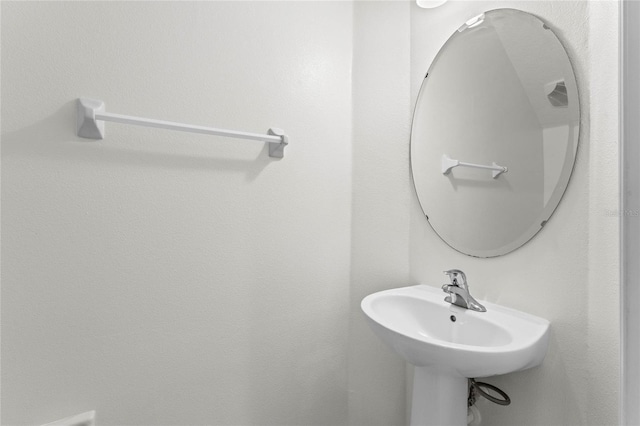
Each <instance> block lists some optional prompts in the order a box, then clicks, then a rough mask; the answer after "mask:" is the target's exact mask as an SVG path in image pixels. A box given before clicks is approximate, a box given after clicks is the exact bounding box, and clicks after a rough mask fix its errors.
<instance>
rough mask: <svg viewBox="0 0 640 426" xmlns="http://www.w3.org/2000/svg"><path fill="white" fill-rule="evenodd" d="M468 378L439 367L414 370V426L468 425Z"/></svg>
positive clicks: (412, 423)
mask: <svg viewBox="0 0 640 426" xmlns="http://www.w3.org/2000/svg"><path fill="white" fill-rule="evenodd" d="M467 393H468V384H467V378H466V377H458V376H456V375H454V374H452V373H451V372H449V371H447V370H443V369H438V368H437V367H414V373H413V399H412V402H411V426H466V425H467Z"/></svg>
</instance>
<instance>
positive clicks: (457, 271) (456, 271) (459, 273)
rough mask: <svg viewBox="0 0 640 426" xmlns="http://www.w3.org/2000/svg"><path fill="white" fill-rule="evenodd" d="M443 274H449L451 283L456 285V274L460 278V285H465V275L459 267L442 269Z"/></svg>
mask: <svg viewBox="0 0 640 426" xmlns="http://www.w3.org/2000/svg"><path fill="white" fill-rule="evenodd" d="M444 273H445V275H448V276H449V279H450V280H451V284H453V285H458V276H459V277H460V278H461V279H462V285H463V286H465V287H466V286H467V276H466V275H465V273H464V272H462V271H461V270H460V269H449V270H448V271H444Z"/></svg>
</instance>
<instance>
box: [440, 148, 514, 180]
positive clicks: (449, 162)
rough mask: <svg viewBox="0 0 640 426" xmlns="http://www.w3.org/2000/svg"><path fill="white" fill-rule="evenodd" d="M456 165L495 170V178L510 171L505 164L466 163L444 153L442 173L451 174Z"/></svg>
mask: <svg viewBox="0 0 640 426" xmlns="http://www.w3.org/2000/svg"><path fill="white" fill-rule="evenodd" d="M454 167H473V168H476V169H487V170H493V178H494V179H495V178H497V177H498V176H500V175H501V174H503V173H506V172H508V171H509V169H508V168H506V167H503V166H499V165H497V164H496V163H495V162H494V163H492V164H491V165H490V166H485V165H482V164H473V163H465V162H463V161H459V160H454V159H452V158H449V156H448V155H447V154H444V155H443V156H442V174H443V175H447V174H449V172H451V169H453V168H454Z"/></svg>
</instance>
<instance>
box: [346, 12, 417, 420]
mask: <svg viewBox="0 0 640 426" xmlns="http://www.w3.org/2000/svg"><path fill="white" fill-rule="evenodd" d="M409 11H410V3H409V2H405V1H391V2H389V1H382V2H379V1H372V2H370V1H362V2H360V1H358V2H356V3H355V5H354V18H355V19H354V45H353V48H354V58H353V201H352V208H353V211H352V224H351V226H352V260H351V280H352V281H351V322H350V327H349V330H350V334H349V424H351V425H362V426H374V425H380V426H389V425H402V424H406V423H405V421H406V420H408V419H406V415H405V414H406V413H405V408H406V407H405V401H406V392H405V388H406V384H405V373H404V369H405V363H404V361H403V360H402V358H400V357H399V356H398V355H397V354H395V353H394V352H393V351H392V350H391V349H389V348H388V347H386V346H385V345H384V344H383V343H382V342H381V341H380V340H379V339H378V338H377V337H376V336H375V335H374V334H373V333H372V332H371V330H370V329H369V327H368V325H367V324H366V323H365V321H364V315H363V313H362V311H361V310H360V301H361V300H362V299H363V298H364V297H365V296H366V295H368V294H370V293H374V292H376V291H379V290H383V289H388V288H393V287H403V286H406V285H409V284H410V282H409V206H410V199H411V196H412V192H413V189H412V188H411V182H410V180H409V179H410V176H409V171H408V166H409V162H408V161H409V143H408V141H409V128H410V117H411V105H410V103H409V95H410V93H409V81H410V80H409V45H410V38H409V37H410V31H409V30H410V29H409V26H408V22H409Z"/></svg>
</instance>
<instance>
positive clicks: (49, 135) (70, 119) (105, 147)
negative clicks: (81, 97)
mask: <svg viewBox="0 0 640 426" xmlns="http://www.w3.org/2000/svg"><path fill="white" fill-rule="evenodd" d="M75 120H76V101H75V100H73V101H69V102H67V103H66V104H64V106H63V107H62V108H60V109H58V110H57V111H56V112H55V113H53V114H52V115H50V116H48V117H47V118H45V119H43V120H40V121H38V122H36V123H34V124H32V125H30V126H28V127H25V128H23V129H20V130H17V131H14V132H8V133H3V134H2V156H3V157H4V156H6V157H8V156H12V155H16V156H29V157H41V158H48V159H65V160H73V161H85V162H91V163H111V164H120V165H122V164H125V165H129V166H133V167H152V168H156V169H157V168H160V169H167V170H222V171H228V172H236V173H243V174H245V180H246V181H248V182H251V181H253V180H255V179H256V178H257V177H258V176H259V175H260V173H261V172H262V171H263V170H264V169H265V168H266V167H267V166H268V165H269V164H271V163H273V162H274V160H273V159H272V158H271V157H269V155H268V151H269V149H268V147H267V144H266V143H265V144H264V146H263V147H262V149H261V150H260V152H259V153H258V155H257V156H255V158H247V159H239V158H235V159H234V158H227V157H225V158H221V157H218V158H213V157H207V156H204V155H190V154H181V153H179V152H171V153H169V152H160V149H161V148H162V147H163V146H165V145H166V143H169V142H166V135H163V139H162V140H161V141H162V142H164V143H156V142H158V140H153V141H152V142H153V143H155V144H156V145H155V147H154V146H149V147H148V148H146V147H145V150H144V151H143V150H140V149H138V148H136V146H139V145H140V144H139V143H135V144H130V145H129V146H127V147H122V146H117V145H116V144H115V143H111V144H110V143H109V141H108V138H109V136H107V139H106V140H104V141H94V140H89V139H84V138H80V137H78V136H77V135H76V133H75V129H76V123H75ZM116 126H119V125H118V124H116ZM162 133H163V134H164V133H165V132H164V131H162ZM170 133H175V132H170ZM202 137H203V136H202V135H196V136H195V137H194V138H202ZM204 137H206V138H207V139H213V140H206V141H205V142H204V143H207V144H211V143H215V142H216V141H215V139H220V138H219V137H218V138H216V137H211V136H208V137H207V136H204ZM116 139H118V140H120V141H122V140H123V139H124V138H123V137H117V138H116V137H111V140H112V141H114V142H115V140H116ZM149 139H151V137H149ZM182 142H184V144H185V145H186V144H197V147H198V150H200V147H201V143H203V142H201V141H197V140H194V141H180V143H182ZM199 142H200V144H199ZM171 143H172V144H175V142H171ZM152 149H155V151H152ZM186 150H189V151H194V148H186V149H185V151H186ZM243 152H245V151H243ZM252 152H253V151H252ZM276 161H277V160H276Z"/></svg>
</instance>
